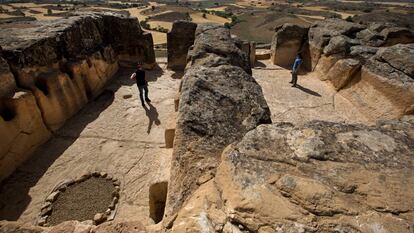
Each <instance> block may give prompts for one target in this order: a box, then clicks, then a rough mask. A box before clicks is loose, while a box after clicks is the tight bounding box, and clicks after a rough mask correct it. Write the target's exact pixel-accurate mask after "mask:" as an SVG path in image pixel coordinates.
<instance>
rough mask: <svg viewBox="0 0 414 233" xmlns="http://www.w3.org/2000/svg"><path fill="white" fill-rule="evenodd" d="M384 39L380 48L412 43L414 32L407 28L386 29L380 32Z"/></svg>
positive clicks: (413, 41)
mask: <svg viewBox="0 0 414 233" xmlns="http://www.w3.org/2000/svg"><path fill="white" fill-rule="evenodd" d="M381 35H382V36H383V37H384V44H383V45H382V46H392V45H396V44H409V43H414V32H413V31H412V30H410V29H408V28H402V27H386V28H384V29H383V30H382V31H381Z"/></svg>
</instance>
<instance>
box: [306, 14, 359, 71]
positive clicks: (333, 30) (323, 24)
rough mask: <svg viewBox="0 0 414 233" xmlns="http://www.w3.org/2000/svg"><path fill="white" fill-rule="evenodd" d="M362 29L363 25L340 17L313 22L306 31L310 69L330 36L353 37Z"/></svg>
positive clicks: (316, 61) (314, 65) (317, 59)
mask: <svg viewBox="0 0 414 233" xmlns="http://www.w3.org/2000/svg"><path fill="white" fill-rule="evenodd" d="M363 29H365V26H363V25H359V24H355V23H351V22H347V21H345V20H340V19H327V20H323V21H318V22H316V23H314V24H313V25H312V26H311V28H310V29H309V33H308V39H309V51H310V58H311V66H312V70H313V69H314V68H315V67H316V65H317V64H318V61H319V58H320V57H321V55H322V54H323V49H324V48H325V46H326V45H328V44H329V41H330V40H331V38H333V37H335V36H340V35H344V36H347V37H349V38H355V37H356V33H358V32H359V31H361V30H363Z"/></svg>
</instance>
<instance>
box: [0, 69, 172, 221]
mask: <svg viewBox="0 0 414 233" xmlns="http://www.w3.org/2000/svg"><path fill="white" fill-rule="evenodd" d="M160 66H161V68H158V69H155V70H153V71H150V72H148V73H147V75H149V81H150V82H149V97H150V98H151V100H152V102H151V105H149V106H148V105H147V108H146V109H144V108H143V107H142V106H141V103H140V101H139V99H138V95H137V92H138V90H137V87H136V85H135V83H134V81H132V80H130V79H129V78H128V77H129V75H130V74H131V72H132V70H122V71H120V72H119V73H118V74H117V75H116V77H114V80H113V82H112V84H111V85H109V86H108V87H107V88H106V90H105V91H104V92H103V94H102V95H101V96H100V97H98V98H97V99H96V100H94V101H92V102H90V103H89V104H88V105H87V106H85V107H84V108H83V110H82V111H81V112H79V113H78V114H77V115H76V116H74V117H73V118H72V119H70V120H69V121H68V122H67V123H66V124H65V126H64V127H63V128H61V129H60V130H59V131H58V132H57V133H56V134H55V135H54V137H53V138H52V139H51V140H50V141H49V142H47V143H46V144H45V145H43V146H42V147H41V148H40V149H39V150H37V152H36V153H35V154H34V155H33V156H32V159H30V160H29V161H27V163H25V164H24V165H23V166H21V167H20V168H19V169H18V170H17V171H16V172H15V173H14V174H13V175H12V176H11V177H10V178H9V179H8V180H7V181H6V182H5V183H4V185H3V186H2V187H1V188H0V219H7V220H20V221H22V222H25V223H33V222H34V221H35V220H36V218H37V216H38V214H39V213H40V208H41V205H42V204H43V202H44V200H45V198H46V197H47V195H48V194H49V193H50V191H51V190H52V189H53V188H54V187H55V186H56V185H57V184H58V183H59V182H61V181H62V180H65V179H68V178H69V179H73V178H77V177H79V176H81V175H82V174H84V173H86V172H90V171H95V170H97V171H102V172H107V173H108V174H109V175H111V176H113V177H115V178H118V179H119V180H120V181H121V192H120V201H119V206H118V212H117V215H116V217H115V219H116V220H128V221H134V220H139V221H143V222H144V223H152V220H151V219H150V218H149V187H150V185H151V184H153V183H157V182H162V181H168V179H169V167H170V159H171V153H172V149H167V148H165V142H164V130H165V127H166V126H165V124H166V123H167V122H168V120H170V118H171V114H173V112H174V97H175V95H176V93H177V90H178V85H179V80H178V79H173V78H172V75H173V73H172V72H170V71H167V70H166V69H165V66H166V64H160Z"/></svg>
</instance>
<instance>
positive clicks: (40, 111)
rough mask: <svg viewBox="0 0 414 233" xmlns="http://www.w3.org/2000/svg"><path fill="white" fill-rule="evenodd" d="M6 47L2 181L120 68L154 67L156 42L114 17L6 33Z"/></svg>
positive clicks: (1, 64) (131, 21)
mask: <svg viewBox="0 0 414 233" xmlns="http://www.w3.org/2000/svg"><path fill="white" fill-rule="evenodd" d="M0 44H1V46H2V47H1V54H0V55H1V56H0V128H1V129H2V133H1V135H0V137H2V140H1V142H0V144H1V147H0V158H1V161H2V163H1V169H0V174H1V175H0V180H2V179H4V178H5V177H6V176H7V175H9V174H10V173H11V172H12V171H13V170H14V169H15V168H16V167H17V166H18V165H20V164H21V163H22V162H24V161H25V160H26V159H27V158H28V157H29V156H30V154H31V153H32V152H33V151H34V150H35V149H36V148H37V147H38V146H39V145H41V144H42V143H44V142H45V141H46V140H47V139H48V138H49V137H50V133H51V132H53V131H56V130H57V129H59V128H60V127H61V126H63V124H64V123H65V122H66V120H67V119H69V118H70V117H72V116H73V115H74V114H76V113H77V112H78V111H79V110H80V109H81V108H82V107H83V106H84V105H85V104H86V103H87V102H88V101H89V100H92V99H93V98H95V97H96V96H98V95H99V94H100V93H101V91H102V90H103V88H104V86H105V85H106V84H107V83H108V82H109V81H110V79H111V78H112V77H113V76H114V74H115V73H116V72H117V71H118V63H121V62H122V61H123V60H128V61H129V62H132V63H134V62H136V61H143V62H144V63H145V64H146V65H148V66H151V65H154V64H155V56H154V50H153V42H152V37H151V34H146V33H145V32H143V31H142V30H141V28H140V26H139V22H138V20H137V19H136V18H132V17H125V16H122V15H119V14H115V13H92V12H78V13H76V14H74V16H71V17H67V18H62V19H58V20H52V21H33V22H27V23H25V26H24V27H0ZM20 90H22V91H20Z"/></svg>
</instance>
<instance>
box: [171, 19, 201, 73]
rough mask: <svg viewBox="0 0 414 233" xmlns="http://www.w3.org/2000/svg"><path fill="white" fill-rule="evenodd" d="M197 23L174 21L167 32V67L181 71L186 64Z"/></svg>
mask: <svg viewBox="0 0 414 233" xmlns="http://www.w3.org/2000/svg"><path fill="white" fill-rule="evenodd" d="M196 28H197V24H195V23H192V22H188V21H175V22H174V23H173V26H172V29H171V31H170V32H169V33H168V34H167V47H168V68H169V69H172V70H178V71H182V70H184V68H185V66H186V65H187V54H188V50H189V48H190V47H191V46H192V45H193V44H194V39H195V31H196Z"/></svg>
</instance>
